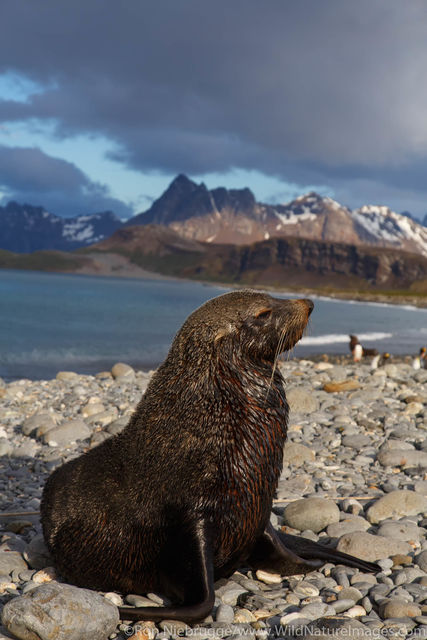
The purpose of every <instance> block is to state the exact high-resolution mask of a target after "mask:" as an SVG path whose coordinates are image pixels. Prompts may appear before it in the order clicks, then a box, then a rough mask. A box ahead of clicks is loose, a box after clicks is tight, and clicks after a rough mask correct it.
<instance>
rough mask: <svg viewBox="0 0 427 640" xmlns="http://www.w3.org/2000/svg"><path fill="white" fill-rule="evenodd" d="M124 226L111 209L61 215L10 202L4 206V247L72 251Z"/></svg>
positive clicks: (0, 217) (0, 212) (0, 235)
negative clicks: (66, 216)
mask: <svg viewBox="0 0 427 640" xmlns="http://www.w3.org/2000/svg"><path fill="white" fill-rule="evenodd" d="M121 226H122V221H121V220H120V219H119V218H117V216H115V215H114V213H112V212H111V211H104V212H102V213H95V214H93V215H81V216H76V217H74V218H61V217H59V216H56V215H54V214H53V213H50V212H49V211H46V210H45V209H43V207H34V206H32V205H28V204H24V205H21V204H18V203H16V202H9V203H8V204H7V205H6V206H5V207H0V249H6V250H8V251H15V252H17V253H27V252H32V251H40V250H47V249H57V250H61V251H71V250H73V249H79V248H80V247H86V246H88V245H90V244H93V243H94V242H99V241H100V240H103V239H104V238H107V237H109V236H110V235H111V234H113V233H114V231H116V230H117V229H118V228H119V227H121Z"/></svg>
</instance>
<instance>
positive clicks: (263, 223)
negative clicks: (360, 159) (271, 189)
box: [126, 175, 427, 256]
mask: <svg viewBox="0 0 427 640" xmlns="http://www.w3.org/2000/svg"><path fill="white" fill-rule="evenodd" d="M140 224H142V225H145V224H160V225H164V226H168V227H170V228H172V229H173V230H174V231H176V232H177V233H179V234H180V235H182V236H184V237H186V238H190V239H193V240H199V241H202V242H213V243H215V244H238V245H242V244H245V245H246V244H251V243H253V242H258V241H260V240H268V239H269V238H273V237H290V236H291V237H298V238H308V239H312V240H323V241H325V242H344V243H346V244H354V245H357V246H361V245H369V246H377V247H389V248H393V249H401V250H403V251H409V252H413V253H420V254H421V255H424V256H427V228H426V227H425V226H423V224H421V222H417V221H416V220H414V219H413V218H412V217H409V216H408V215H403V214H398V213H395V212H394V211H392V210H391V209H389V208H388V207H385V206H374V205H366V206H363V207H361V208H359V209H355V210H353V211H351V210H350V209H349V208H348V207H345V206H343V205H341V204H339V203H338V202H336V201H335V200H333V199H332V198H328V197H322V196H320V195H318V194H317V193H314V192H310V193H307V194H306V195H303V196H300V197H298V198H296V199H295V200H293V201H292V202H289V203H287V204H283V205H270V204H263V203H260V202H257V201H256V200H255V197H254V195H253V193H252V191H251V190H250V189H247V188H246V189H229V190H228V189H224V188H223V187H219V188H217V189H212V190H209V189H207V187H206V186H205V185H204V184H203V183H202V184H196V183H195V182H193V181H192V180H190V179H189V178H187V177H186V176H184V175H179V176H177V177H176V178H175V180H174V181H173V182H172V183H171V184H170V185H169V187H168V188H167V189H166V191H165V192H164V193H163V195H162V196H161V197H160V198H159V199H158V200H156V201H155V202H154V203H153V204H152V205H151V207H150V208H149V209H148V210H147V211H145V212H143V213H140V214H139V215H137V216H134V217H133V218H131V219H130V220H128V221H127V223H126V225H128V226H130V225H132V226H133V225H140Z"/></svg>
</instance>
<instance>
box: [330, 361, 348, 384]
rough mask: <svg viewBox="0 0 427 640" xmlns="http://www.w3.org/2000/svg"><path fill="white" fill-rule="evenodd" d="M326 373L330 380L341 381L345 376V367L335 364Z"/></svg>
mask: <svg viewBox="0 0 427 640" xmlns="http://www.w3.org/2000/svg"><path fill="white" fill-rule="evenodd" d="M328 374H329V376H330V378H331V380H335V381H336V382H342V381H343V380H346V378H347V369H346V368H345V367H341V366H340V365H335V366H334V367H333V368H332V369H329V371H328Z"/></svg>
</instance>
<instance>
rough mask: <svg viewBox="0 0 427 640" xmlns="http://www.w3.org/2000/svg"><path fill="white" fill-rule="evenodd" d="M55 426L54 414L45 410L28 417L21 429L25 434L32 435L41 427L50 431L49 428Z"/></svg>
mask: <svg viewBox="0 0 427 640" xmlns="http://www.w3.org/2000/svg"><path fill="white" fill-rule="evenodd" d="M54 426H55V421H54V419H53V417H52V414H51V413H48V412H47V411H45V412H40V413H35V414H34V415H32V416H31V417H30V418H27V419H26V420H25V421H24V423H23V424H22V429H21V430H22V433H23V434H24V435H25V436H32V435H34V434H35V432H36V431H37V429H39V428H40V427H42V428H44V429H45V431H49V429H53V427H54Z"/></svg>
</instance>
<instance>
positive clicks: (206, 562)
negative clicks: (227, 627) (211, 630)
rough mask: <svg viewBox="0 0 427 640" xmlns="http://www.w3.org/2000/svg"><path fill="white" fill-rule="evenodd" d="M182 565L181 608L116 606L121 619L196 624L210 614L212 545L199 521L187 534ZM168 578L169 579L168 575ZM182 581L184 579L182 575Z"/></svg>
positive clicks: (205, 529)
mask: <svg viewBox="0 0 427 640" xmlns="http://www.w3.org/2000/svg"><path fill="white" fill-rule="evenodd" d="M182 560H183V561H184V562H183V565H187V572H186V573H187V575H186V576H185V578H186V584H187V590H186V593H184V602H183V604H182V605H177V606H170V607H119V611H120V616H121V619H122V620H152V621H153V622H157V621H160V620H183V621H184V622H199V621H201V620H203V619H204V618H206V616H208V615H209V614H210V612H211V611H212V608H213V606H214V603H215V591H214V569H213V557H212V544H211V539H210V535H209V532H208V529H207V527H206V526H205V524H204V523H202V522H198V523H197V524H196V525H195V526H194V530H193V532H192V534H189V535H188V547H187V548H186V549H185V558H182ZM167 577H169V576H167ZM181 578H182V579H183V578H184V576H181Z"/></svg>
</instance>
